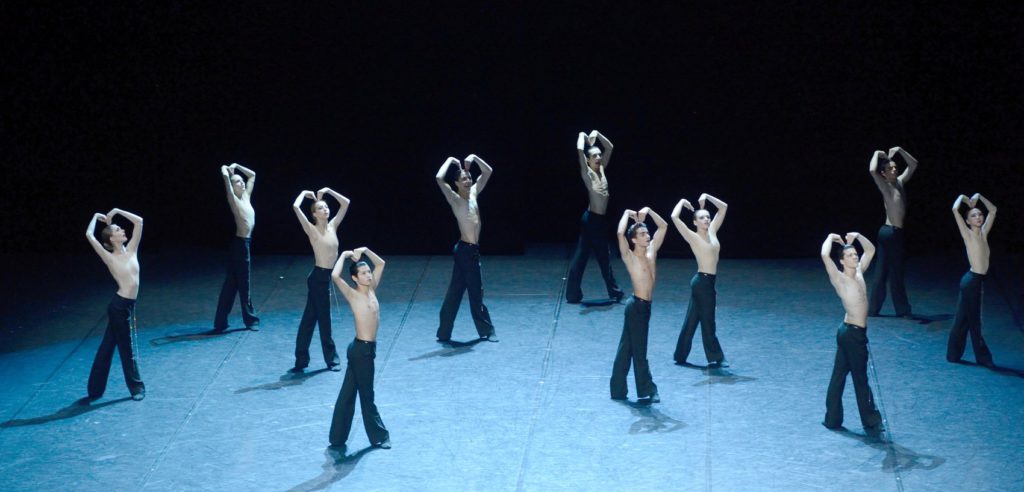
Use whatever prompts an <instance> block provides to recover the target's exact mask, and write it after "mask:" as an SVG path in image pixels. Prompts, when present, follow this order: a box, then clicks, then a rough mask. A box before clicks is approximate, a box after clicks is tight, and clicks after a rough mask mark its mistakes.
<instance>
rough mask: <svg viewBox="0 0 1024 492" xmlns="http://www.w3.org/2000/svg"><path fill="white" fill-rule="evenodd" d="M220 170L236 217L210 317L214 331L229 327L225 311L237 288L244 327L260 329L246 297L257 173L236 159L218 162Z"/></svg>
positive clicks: (229, 305)
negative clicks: (213, 310)
mask: <svg viewBox="0 0 1024 492" xmlns="http://www.w3.org/2000/svg"><path fill="white" fill-rule="evenodd" d="M236 170H237V171H239V172H240V173H242V174H244V175H245V176H247V177H248V180H246V181H243V180H242V176H239V175H238V174H235V171H236ZM220 174H221V177H222V178H224V191H225V192H227V197H228V207H229V208H231V215H233V216H234V217H235V237H233V238H231V247H230V249H229V250H228V254H229V255H230V258H229V259H228V268H227V275H225V276H224V285H222V286H221V288H220V298H219V299H218V300H217V314H216V315H215V316H214V317H213V331H215V332H221V331H224V330H227V329H228V313H230V312H231V303H232V302H233V301H234V300H235V293H236V292H237V293H238V304H239V305H241V306H242V322H243V323H245V327H246V328H248V329H250V330H252V331H259V329H260V319H259V318H257V317H256V312H255V310H253V308H252V299H251V298H250V297H249V271H250V269H251V266H250V263H249V246H250V245H251V243H252V228H253V227H255V226H256V211H255V210H253V208H252V200H251V198H252V191H253V189H254V188H255V186H256V173H255V172H253V171H252V170H251V169H249V168H247V167H245V166H242V165H241V164H238V163H237V162H236V163H234V164H231V165H230V166H221V167H220Z"/></svg>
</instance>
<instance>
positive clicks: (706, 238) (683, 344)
mask: <svg viewBox="0 0 1024 492" xmlns="http://www.w3.org/2000/svg"><path fill="white" fill-rule="evenodd" d="M705 202H711V203H712V204H713V205H714V206H715V208H717V209H718V212H717V213H715V217H714V218H712V217H711V212H708V211H707V209H705V208H704V204H705ZM697 204H698V205H700V209H699V210H697V211H694V210H693V205H691V204H690V202H689V200H686V199H682V200H679V203H677V204H676V207H675V208H674V209H673V210H672V223H673V224H675V225H676V229H678V230H679V234H682V236H683V239H685V240H686V242H687V244H689V245H690V249H691V250H692V251H693V256H694V257H695V258H697V273H695V274H694V275H693V278H692V279H690V305H689V306H687V308H686V321H684V322H683V329H682V330H681V331H680V332H679V340H678V341H677V342H676V351H675V354H674V356H673V358H674V359H675V360H676V364H680V365H681V364H686V358H687V357H689V356H690V347H691V346H692V345H693V335H694V333H696V332H697V324H698V323H700V337H701V340H702V341H703V343H704V356H705V357H707V361H708V366H709V367H729V363H728V362H727V361H726V360H725V354H724V353H722V345H721V344H719V343H718V336H717V335H716V334H715V303H716V302H717V299H716V298H717V294H716V293H715V278H716V275H717V274H718V254H719V252H720V251H721V250H722V245H721V244H720V243H719V242H718V229H719V228H720V227H722V223H723V222H725V212H726V211H727V210H728V208H729V205H728V204H727V203H725V202H723V201H722V200H719V199H717V198H715V197H713V196H711V195H709V194H707V193H703V194H701V196H700V198H698V199H697ZM683 207H685V208H687V209H689V210H690V211H691V212H693V226H694V227H696V229H697V230H696V232H694V231H692V230H690V228H689V227H687V226H686V224H684V223H683V221H682V219H680V218H679V214H680V213H682V210H683Z"/></svg>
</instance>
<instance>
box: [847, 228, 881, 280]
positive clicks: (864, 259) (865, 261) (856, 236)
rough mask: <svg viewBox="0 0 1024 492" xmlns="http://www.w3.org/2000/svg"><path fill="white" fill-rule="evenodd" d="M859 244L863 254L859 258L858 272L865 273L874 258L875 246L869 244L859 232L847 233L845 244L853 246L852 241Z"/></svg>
mask: <svg viewBox="0 0 1024 492" xmlns="http://www.w3.org/2000/svg"><path fill="white" fill-rule="evenodd" d="M855 240H856V241H857V242H859V243H860V247H861V248H863V249H864V254H863V255H861V257H860V271H861V272H866V271H867V269H868V267H869V266H871V259H872V258H874V257H875V245H874V244H871V241H869V240H868V238H866V237H864V236H862V235H861V234H860V233H859V232H848V233H846V244H853V241H855Z"/></svg>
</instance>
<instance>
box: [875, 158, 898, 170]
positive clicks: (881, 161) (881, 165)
mask: <svg viewBox="0 0 1024 492" xmlns="http://www.w3.org/2000/svg"><path fill="white" fill-rule="evenodd" d="M889 164H892V165H893V166H895V167H896V170H897V171H899V170H900V166H899V164H896V160H895V159H890V158H889V157H887V156H882V157H879V158H878V174H882V173H884V172H885V168H887V167H889Z"/></svg>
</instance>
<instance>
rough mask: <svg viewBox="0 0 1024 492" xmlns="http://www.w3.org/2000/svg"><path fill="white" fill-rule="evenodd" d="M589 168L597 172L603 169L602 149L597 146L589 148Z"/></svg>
mask: <svg viewBox="0 0 1024 492" xmlns="http://www.w3.org/2000/svg"><path fill="white" fill-rule="evenodd" d="M587 166H589V167H590V169H592V170H594V171H595V172H596V171H597V170H598V169H600V168H601V149H600V148H599V147H598V146H596V145H591V146H590V147H588V148H587Z"/></svg>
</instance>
